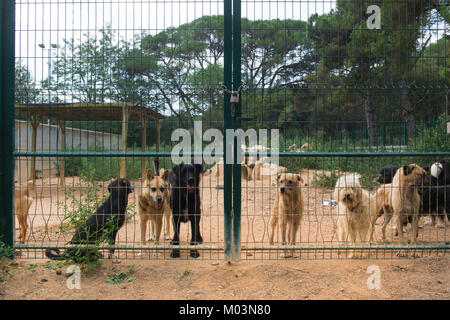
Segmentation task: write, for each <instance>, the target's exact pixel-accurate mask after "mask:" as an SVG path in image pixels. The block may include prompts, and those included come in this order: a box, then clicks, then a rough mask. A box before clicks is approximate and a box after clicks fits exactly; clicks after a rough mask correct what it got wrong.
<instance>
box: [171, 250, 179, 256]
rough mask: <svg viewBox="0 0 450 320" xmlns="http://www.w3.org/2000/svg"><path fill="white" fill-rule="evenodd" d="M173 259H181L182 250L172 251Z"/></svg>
mask: <svg viewBox="0 0 450 320" xmlns="http://www.w3.org/2000/svg"><path fill="white" fill-rule="evenodd" d="M170 257H171V258H179V257H180V250H172V252H171V253H170Z"/></svg>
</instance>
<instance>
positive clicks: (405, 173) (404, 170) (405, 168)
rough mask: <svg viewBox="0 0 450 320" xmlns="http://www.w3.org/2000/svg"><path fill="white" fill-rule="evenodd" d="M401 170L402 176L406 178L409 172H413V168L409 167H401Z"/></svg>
mask: <svg viewBox="0 0 450 320" xmlns="http://www.w3.org/2000/svg"><path fill="white" fill-rule="evenodd" d="M402 170H403V174H404V175H405V176H407V175H408V174H410V173H411V172H413V171H414V166H411V165H408V166H403V167H402Z"/></svg>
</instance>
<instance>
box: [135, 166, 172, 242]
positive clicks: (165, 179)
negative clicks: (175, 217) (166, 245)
mask: <svg viewBox="0 0 450 320" xmlns="http://www.w3.org/2000/svg"><path fill="white" fill-rule="evenodd" d="M169 201H170V185H169V171H168V170H164V169H161V170H160V176H155V175H153V172H152V170H151V169H148V171H147V178H146V179H145V181H144V185H143V189H142V194H141V195H139V196H138V212H139V217H140V221H141V244H143V245H145V243H146V240H145V236H146V232H147V222H148V220H150V224H151V235H150V240H153V239H154V240H155V243H156V244H159V238H160V235H161V230H162V225H163V216H164V217H165V218H166V231H165V235H164V238H165V239H166V240H168V239H169V238H168V237H169V234H170V213H171V211H170V203H169Z"/></svg>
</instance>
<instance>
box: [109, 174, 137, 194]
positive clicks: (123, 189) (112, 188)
mask: <svg viewBox="0 0 450 320" xmlns="http://www.w3.org/2000/svg"><path fill="white" fill-rule="evenodd" d="M108 191H109V192H110V193H111V194H117V195H119V196H120V195H124V196H128V194H130V193H132V192H133V191H134V187H133V186H132V185H131V183H130V181H129V180H128V179H126V178H120V179H116V180H113V181H112V182H111V183H110V184H109V185H108Z"/></svg>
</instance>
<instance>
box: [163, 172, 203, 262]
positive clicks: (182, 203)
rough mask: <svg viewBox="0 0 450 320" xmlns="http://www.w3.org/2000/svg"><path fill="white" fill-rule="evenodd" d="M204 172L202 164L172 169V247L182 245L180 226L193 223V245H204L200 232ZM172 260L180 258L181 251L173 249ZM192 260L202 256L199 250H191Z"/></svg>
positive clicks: (170, 179) (170, 176) (170, 175)
mask: <svg viewBox="0 0 450 320" xmlns="http://www.w3.org/2000/svg"><path fill="white" fill-rule="evenodd" d="M202 172H203V166H202V165H201V164H180V165H176V166H174V167H173V168H172V172H170V174H169V182H170V185H171V188H172V194H171V196H170V208H171V209H172V221H173V229H174V234H173V238H172V241H171V245H179V244H180V238H179V235H180V224H181V223H182V222H190V223H191V243H190V244H191V245H196V244H201V243H203V238H202V236H201V232H200V216H201V202H200V188H199V185H200V177H201V174H202ZM170 256H171V257H172V258H178V257H179V256H180V250H179V249H173V250H172V252H171V253H170ZM190 256H191V257H192V258H198V257H199V256H200V254H199V252H198V250H197V249H191V250H190Z"/></svg>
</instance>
